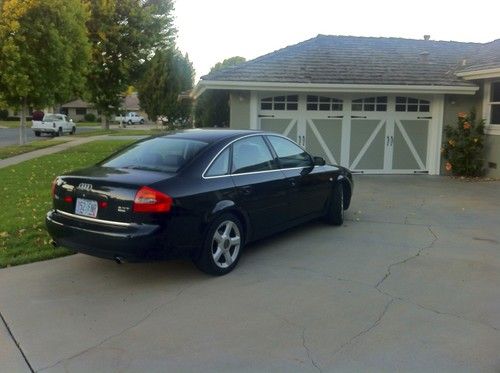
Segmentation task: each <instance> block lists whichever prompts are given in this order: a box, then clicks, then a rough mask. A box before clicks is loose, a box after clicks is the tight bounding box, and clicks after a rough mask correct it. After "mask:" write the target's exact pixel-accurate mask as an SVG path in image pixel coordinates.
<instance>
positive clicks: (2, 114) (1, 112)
mask: <svg viewBox="0 0 500 373" xmlns="http://www.w3.org/2000/svg"><path fill="white" fill-rule="evenodd" d="M8 117H9V111H8V110H6V109H0V120H7V118H8Z"/></svg>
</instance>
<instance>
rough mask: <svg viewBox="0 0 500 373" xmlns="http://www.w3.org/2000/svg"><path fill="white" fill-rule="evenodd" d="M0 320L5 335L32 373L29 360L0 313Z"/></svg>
mask: <svg viewBox="0 0 500 373" xmlns="http://www.w3.org/2000/svg"><path fill="white" fill-rule="evenodd" d="M0 320H2V322H3V324H4V325H5V329H7V333H8V334H9V336H10V338H11V339H12V341H13V342H14V344H15V345H16V347H17V349H18V350H19V352H20V353H21V356H22V357H23V359H24V362H25V363H26V365H27V366H28V368H29V370H30V372H32V373H33V372H34V370H33V367H32V366H31V364H30V362H29V360H28V357H27V356H26V354H25V353H24V351H23V349H22V348H21V345H20V344H19V342H18V341H17V339H16V337H14V334H13V333H12V330H11V329H10V326H9V324H7V321H6V320H5V317H3V315H2V313H1V312H0Z"/></svg>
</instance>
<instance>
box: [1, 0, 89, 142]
mask: <svg viewBox="0 0 500 373" xmlns="http://www.w3.org/2000/svg"><path fill="white" fill-rule="evenodd" d="M1 6H2V7H1V11H0V14H1V17H0V96H1V97H0V101H2V102H4V103H5V104H7V105H8V106H10V107H12V108H14V109H20V113H21V120H20V126H19V128H20V129H19V142H20V144H24V143H25V142H26V114H27V112H28V108H29V107H46V106H50V105H53V104H55V103H59V102H64V101H67V100H68V99H69V98H71V97H73V96H74V95H75V94H78V93H81V92H82V90H83V87H84V82H85V78H84V75H85V72H86V68H87V64H88V59H89V51H90V49H89V44H88V39H87V36H86V29H85V24H84V22H85V21H86V19H87V18H88V11H87V9H86V7H85V6H84V5H83V4H82V3H81V1H80V0H23V1H21V0H4V1H3V2H2V4H1Z"/></svg>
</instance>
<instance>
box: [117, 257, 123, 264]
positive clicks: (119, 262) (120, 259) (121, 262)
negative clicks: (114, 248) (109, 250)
mask: <svg viewBox="0 0 500 373" xmlns="http://www.w3.org/2000/svg"><path fill="white" fill-rule="evenodd" d="M124 262H125V261H124V260H123V258H122V257H120V256H115V263H116V264H123V263H124Z"/></svg>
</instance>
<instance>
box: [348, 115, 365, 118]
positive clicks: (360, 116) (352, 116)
mask: <svg viewBox="0 0 500 373" xmlns="http://www.w3.org/2000/svg"><path fill="white" fill-rule="evenodd" d="M351 118H366V116H365V115H351Z"/></svg>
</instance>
